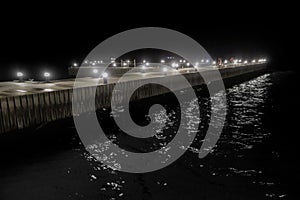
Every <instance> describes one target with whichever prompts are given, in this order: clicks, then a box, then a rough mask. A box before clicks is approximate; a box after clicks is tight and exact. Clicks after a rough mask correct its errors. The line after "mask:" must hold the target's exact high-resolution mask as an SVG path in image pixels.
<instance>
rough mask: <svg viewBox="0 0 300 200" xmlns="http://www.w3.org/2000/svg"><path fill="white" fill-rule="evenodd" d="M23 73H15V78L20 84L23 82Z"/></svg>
mask: <svg viewBox="0 0 300 200" xmlns="http://www.w3.org/2000/svg"><path fill="white" fill-rule="evenodd" d="M23 75H24V74H23V73H22V72H17V77H18V78H19V81H20V82H22V81H23Z"/></svg>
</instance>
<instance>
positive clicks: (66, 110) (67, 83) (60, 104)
mask: <svg viewBox="0 0 300 200" xmlns="http://www.w3.org/2000/svg"><path fill="white" fill-rule="evenodd" d="M266 68H267V66H266V63H259V64H257V63H256V64H247V65H240V66H232V67H229V66H228V67H226V68H221V69H217V68H215V69H212V68H209V69H201V70H203V73H211V72H212V71H213V70H219V72H220V74H221V76H222V79H223V80H226V79H229V78H232V77H239V76H244V75H247V74H251V73H254V72H263V71H264V70H266ZM122 71H123V72H126V71H127V70H126V69H125V68H123V69H122ZM178 71H179V72H180V73H181V74H183V75H184V76H185V77H186V78H187V80H188V81H189V82H190V83H191V85H192V86H198V85H202V84H204V81H203V79H202V78H201V77H199V73H196V72H195V69H194V68H184V69H178ZM112 74H114V76H110V77H109V78H108V83H104V82H103V81H101V80H100V79H102V78H97V77H81V78H78V79H77V81H79V82H80V87H79V88H78V90H80V92H79V94H80V95H79V96H77V97H76V98H78V99H80V101H82V102H84V104H85V105H86V102H90V103H93V102H95V105H96V109H100V108H103V107H108V106H110V98H109V97H110V94H111V92H112V90H113V88H114V85H115V83H116V81H117V80H118V79H119V76H118V74H117V73H112ZM173 76H178V74H173V73H172V72H168V73H167V74H165V73H162V72H156V71H155V70H153V71H144V72H136V73H132V74H131V75H130V76H126V79H125V80H126V81H123V82H122V88H123V89H124V90H126V88H128V87H131V86H132V85H134V84H137V83H138V82H139V81H141V80H143V79H148V78H152V79H162V78H163V80H164V81H168V82H172V80H173V79H172V77H173ZM74 80H75V79H64V80H54V81H51V82H35V81H24V82H21V81H14V82H1V83H0V110H1V112H0V134H2V133H7V132H12V131H16V130H21V129H24V128H29V127H34V126H38V125H41V124H43V123H47V122H51V121H55V120H59V119H64V118H67V117H72V116H73V113H72V96H73V85H74ZM95 83H97V85H96V100H95V99H87V98H86V96H88V95H86V94H88V93H89V92H91V87H95V86H94V85H95ZM142 89H143V88H141V89H138V91H137V92H136V93H135V96H133V97H132V98H131V99H132V100H139V99H144V98H149V97H153V96H157V95H161V94H164V93H167V92H168V90H166V89H163V88H161V87H158V88H155V87H154V88H151V90H145V89H143V91H142ZM78 99H77V100H78ZM80 101H79V102H80ZM79 106H80V105H79ZM83 108H84V109H83V110H81V113H84V112H89V111H92V106H90V107H89V106H84V107H83ZM76 114H80V113H76Z"/></svg>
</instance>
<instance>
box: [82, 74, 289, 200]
mask: <svg viewBox="0 0 300 200" xmlns="http://www.w3.org/2000/svg"><path fill="white" fill-rule="evenodd" d="M271 86H272V82H271V79H270V74H265V75H263V76H260V77H258V78H255V79H253V80H251V81H248V82H245V83H242V84H239V85H236V86H233V87H231V88H229V89H227V90H226V95H227V106H228V115H227V118H226V123H225V126H224V129H223V133H222V135H221V137H220V139H219V141H218V143H217V145H216V146H215V147H214V149H213V151H212V152H211V154H210V156H209V158H208V159H207V160H208V162H207V163H206V162H205V161H206V160H205V159H204V161H203V160H199V159H197V157H193V159H192V160H191V159H188V158H187V159H184V164H185V165H186V168H187V170H189V168H195V166H197V167H196V168H198V169H199V170H204V171H205V172H206V173H208V174H210V175H212V176H216V177H224V176H225V177H244V178H248V179H249V180H252V183H253V184H254V185H258V186H259V187H262V188H268V190H267V191H268V192H267V193H266V194H265V196H266V197H269V198H284V197H286V194H285V193H278V192H276V190H275V189H272V188H276V186H277V185H278V184H280V183H278V182H276V181H272V180H265V179H264V171H263V170H262V169H259V168H257V167H255V168H252V167H251V165H249V166H248V165H243V164H240V163H239V162H240V161H241V162H243V159H245V156H246V155H247V153H248V152H249V151H251V150H252V149H253V148H255V147H256V146H257V145H260V144H262V143H263V142H264V141H265V140H266V139H267V138H268V137H269V136H270V132H269V131H268V130H267V129H266V128H265V127H264V126H263V120H262V118H263V116H264V112H262V109H263V107H264V106H265V104H266V99H267V98H268V90H269V88H270V87H271ZM182 95H184V92H182ZM219 97H220V93H218V94H215V95H214V96H213V97H212V98H207V97H203V98H201V101H202V106H203V108H202V109H206V108H207V107H209V106H210V104H211V101H218V98H219ZM196 103H197V101H196V100H193V101H191V102H185V104H186V105H189V106H188V107H187V109H185V110H183V111H182V112H184V116H185V118H186V119H187V120H186V121H184V120H183V121H182V123H183V126H184V127H185V129H186V131H187V134H188V135H190V134H191V133H192V132H195V131H196V132H198V134H199V135H201V130H204V129H205V125H204V124H203V123H201V122H202V119H201V118H200V116H195V115H194V111H195V108H196V107H197V105H196ZM224 106H225V105H220V104H217V106H215V107H212V108H211V112H213V113H215V114H216V115H217V116H218V115H219V116H220V113H219V111H220V110H221V109H220V108H222V107H224ZM177 111H178V110H176V109H174V110H172V112H169V113H167V112H166V111H165V110H161V111H159V112H156V113H153V114H152V115H151V116H149V117H150V118H151V119H152V121H153V123H154V124H155V125H156V126H155V128H154V130H153V131H154V132H156V135H155V139H157V140H158V141H160V142H159V144H160V145H166V144H167V143H168V141H166V140H167V138H168V137H172V135H170V134H169V133H176V123H178V121H176V120H178V113H177ZM121 112H124V107H122V106H120V107H118V108H116V109H114V111H113V112H112V113H111V115H113V116H114V117H118V116H119V113H121ZM205 117H207V118H209V117H210V114H209V113H207V114H206V116H205ZM204 121H205V120H204ZM199 123H200V125H199V127H200V129H199V130H197V128H198V124H199ZM211 123H212V125H213V126H220V121H219V120H218V117H216V120H215V121H211ZM166 131H167V132H168V134H166V133H165V132H166ZM201 138H202V139H203V137H199V136H198V137H197V138H196V139H195V140H194V143H198V144H201V141H202V140H201ZM110 139H111V141H110V142H107V143H105V144H103V143H97V142H95V144H92V145H90V146H89V147H88V148H90V149H94V150H95V149H96V150H95V151H96V152H98V153H99V155H102V153H103V152H104V151H105V149H107V148H109V147H110V145H112V142H116V137H113V136H112V137H111V138H110ZM169 139H170V138H169ZM178 145H179V147H180V148H181V149H182V151H188V152H189V153H191V154H198V153H199V151H200V150H199V145H197V144H196V145H192V146H189V147H188V146H180V143H178ZM153 149H155V148H154V147H150V150H153ZM157 151H158V152H160V153H162V154H167V155H168V149H160V150H157ZM117 153H124V152H117ZM99 155H96V157H97V158H98V159H99V160H106V161H107V160H109V161H110V162H112V163H114V166H115V168H107V166H105V165H102V164H101V163H100V162H94V161H95V159H94V158H93V157H92V156H91V155H89V154H88V153H86V152H85V153H84V154H83V156H84V157H85V158H86V159H87V160H89V161H91V163H92V165H93V169H94V170H95V172H96V171H103V170H106V171H107V173H111V174H115V175H116V174H118V173H119V172H118V171H116V170H119V169H121V167H122V166H120V164H119V163H118V162H117V161H116V159H115V155H104V156H103V155H102V156H99ZM168 156H169V157H170V156H171V155H168ZM278 156H280V155H278ZM227 158H228V159H229V160H232V162H229V163H228V164H226V165H225V164H224V165H222V164H216V163H214V162H210V160H211V159H223V160H224V159H227ZM92 161H93V162H92ZM199 163H200V164H199ZM89 176H90V181H94V180H97V178H98V177H97V175H95V174H90V175H89ZM116 177H117V178H116V180H115V181H109V182H107V183H106V184H104V185H103V186H102V187H101V188H100V190H101V192H102V193H109V195H110V196H113V197H112V199H117V198H121V197H124V196H126V189H124V186H125V185H126V181H125V180H123V178H122V176H121V175H120V176H116ZM156 183H157V187H161V188H166V187H168V183H167V181H164V180H159V181H157V182H156Z"/></svg>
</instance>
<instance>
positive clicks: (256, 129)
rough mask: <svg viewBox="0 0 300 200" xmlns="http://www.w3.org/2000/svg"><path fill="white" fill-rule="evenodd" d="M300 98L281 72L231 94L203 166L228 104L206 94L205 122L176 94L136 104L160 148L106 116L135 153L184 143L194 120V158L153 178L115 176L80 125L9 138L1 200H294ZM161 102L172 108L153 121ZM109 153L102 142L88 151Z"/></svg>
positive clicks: (4, 145)
mask: <svg viewBox="0 0 300 200" xmlns="http://www.w3.org/2000/svg"><path fill="white" fill-rule="evenodd" d="M297 92H298V91H297V74H295V73H294V72H272V73H268V74H264V75H261V76H259V77H256V78H254V79H251V80H249V81H246V82H243V83H240V84H237V85H234V86H230V87H229V88H227V89H226V96H227V116H226V121H225V125H224V128H223V132H222V134H221V137H220V139H219V140H218V142H217V144H216V146H215V147H214V148H213V151H212V152H211V153H210V154H209V155H208V156H206V157H205V158H203V159H200V158H198V153H199V147H200V146H201V143H202V140H203V138H204V136H205V134H206V131H207V124H208V122H209V120H210V115H211V113H213V112H215V113H218V111H219V109H220V108H219V107H218V106H220V107H222V106H224V105H218V106H216V107H212V108H211V98H209V97H208V96H207V94H206V92H205V89H204V88H197V89H196V93H197V96H198V99H199V101H200V103H199V105H200V113H201V114H200V116H195V115H194V109H195V106H196V105H195V103H196V100H191V101H189V102H185V104H186V105H188V106H187V109H185V110H180V108H179V106H178V104H177V101H176V100H173V99H174V96H172V95H165V96H162V97H157V98H151V100H147V101H141V102H138V103H135V104H133V105H131V107H130V109H131V111H132V113H131V114H132V118H133V120H134V121H135V122H136V123H137V124H139V125H146V124H147V123H148V122H149V119H150V118H151V119H152V121H153V122H154V124H155V129H154V130H153V131H155V132H156V135H155V136H154V137H153V138H151V139H150V140H149V139H148V140H146V139H143V140H140V139H137V138H133V137H130V136H128V135H126V134H124V133H123V132H122V131H121V130H119V128H118V127H117V126H116V124H115V123H114V121H113V120H112V117H113V116H114V117H118V115H119V114H121V113H122V112H124V107H122V106H120V107H118V108H116V109H114V110H113V111H111V110H109V109H106V110H102V111H99V113H98V119H99V121H100V124H101V125H102V126H103V129H104V131H105V133H106V134H107V136H108V137H109V138H110V139H111V141H113V142H114V143H116V144H118V145H119V146H120V147H122V148H124V149H126V150H129V151H135V152H148V151H154V150H159V149H160V148H161V147H162V146H164V145H166V144H167V143H168V142H170V141H171V140H172V139H173V138H174V136H175V134H176V130H177V128H178V125H179V123H181V122H180V120H181V119H180V117H179V116H180V115H179V113H180V112H182V113H183V115H184V116H186V118H187V119H189V120H187V121H185V122H183V123H184V127H185V130H186V132H187V134H189V133H190V132H191V131H196V132H197V136H196V138H195V140H194V142H193V144H192V145H191V146H189V147H188V146H182V147H181V148H182V151H185V153H184V154H183V156H181V157H180V158H179V159H178V160H176V161H175V162H174V163H172V164H171V165H169V166H167V167H165V168H163V169H161V170H158V171H154V172H149V173H145V174H130V173H125V172H121V171H118V168H120V166H119V165H118V163H117V162H116V163H115V164H116V165H115V166H116V168H111V167H107V166H105V165H104V164H103V163H102V162H99V161H97V160H95V158H94V157H92V156H91V155H90V154H89V153H88V151H87V150H86V149H85V147H84V146H83V145H82V143H81V141H80V139H79V137H78V135H77V132H76V129H75V127H74V124H73V122H72V119H66V120H61V121H58V122H55V123H51V124H45V125H43V126H41V127H38V128H36V129H32V130H27V131H23V132H18V133H15V134H11V135H3V136H1V137H0V150H1V152H0V155H1V165H0V199H1V200H2V199H3V200H5V199H20V198H22V199H293V198H295V195H296V193H295V192H294V191H295V189H296V186H297V185H296V183H297V180H298V175H297V170H298V165H297V164H296V163H297V158H296V155H297V153H296V152H297V149H296V147H297V139H296V137H297V133H298V132H297V131H295V130H296V125H297V123H298V122H297V121H298V118H297V113H298V112H297V111H298V110H299V109H298V102H297ZM182 95H184V91H182ZM214 100H217V101H218V94H216V95H215V96H214ZM157 103H159V104H162V105H164V106H165V109H162V110H160V111H157V112H155V113H153V114H152V115H151V116H149V115H147V111H148V108H149V107H150V106H151V105H153V104H157ZM211 123H212V124H213V125H216V126H217V125H218V121H212V122H211ZM164 124H166V125H164ZM197 124H199V129H197ZM101 147H103V144H100V143H98V142H97V141H95V142H94V143H92V144H91V145H90V146H89V147H88V148H93V149H101ZM100 155H101V153H100ZM102 159H106V160H107V159H110V158H109V157H105V158H103V157H102Z"/></svg>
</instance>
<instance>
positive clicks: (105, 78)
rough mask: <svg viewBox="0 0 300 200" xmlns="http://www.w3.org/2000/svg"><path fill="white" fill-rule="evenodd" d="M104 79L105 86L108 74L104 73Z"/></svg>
mask: <svg viewBox="0 0 300 200" xmlns="http://www.w3.org/2000/svg"><path fill="white" fill-rule="evenodd" d="M102 78H103V83H104V84H107V78H108V73H106V72H104V73H103V74H102Z"/></svg>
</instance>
